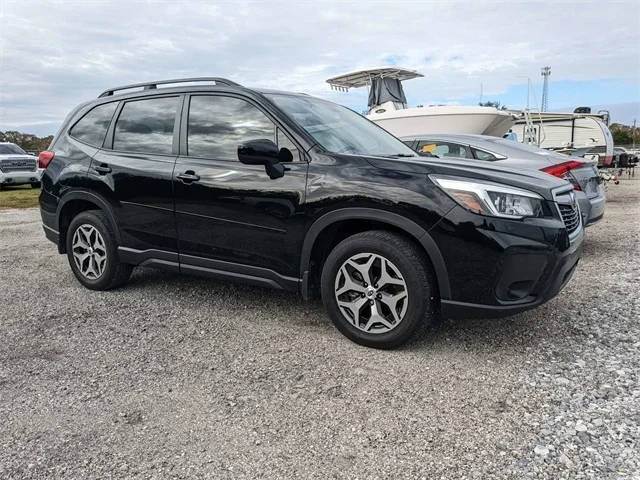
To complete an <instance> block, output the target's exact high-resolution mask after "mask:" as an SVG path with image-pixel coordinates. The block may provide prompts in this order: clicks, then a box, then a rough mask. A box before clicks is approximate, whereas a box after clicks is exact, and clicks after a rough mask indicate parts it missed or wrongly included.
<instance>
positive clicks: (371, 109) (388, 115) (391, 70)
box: [327, 67, 515, 137]
mask: <svg viewBox="0 0 640 480" xmlns="http://www.w3.org/2000/svg"><path fill="white" fill-rule="evenodd" d="M422 76H423V75H422V74H421V73H418V72H416V71H414V70H407V69H405V68H397V67H378V68H369V69H366V70H358V71H355V72H349V73H344V74H342V75H338V76H336V77H332V78H330V79H328V80H327V83H328V84H329V85H331V87H332V88H334V89H337V90H341V91H348V90H349V89H350V88H358V87H365V86H369V87H370V89H369V102H368V110H367V113H366V117H367V118H368V119H369V120H371V121H373V122H375V123H377V124H378V125H380V126H381V127H382V128H384V129H385V130H387V131H388V132H390V133H392V134H393V135H395V136H397V137H402V136H406V135H420V134H425V133H430V134H432V133H468V134H477V135H493V136H497V137H501V136H502V135H504V134H505V133H506V132H507V131H508V130H509V128H510V127H511V126H512V125H513V122H514V119H515V117H514V115H513V114H512V113H510V112H508V111H505V110H498V109H497V108H495V107H480V106H473V105H430V106H417V107H411V108H409V107H408V105H407V99H406V97H405V95H404V89H403V88H402V82H403V81H405V80H410V79H412V78H417V77H422Z"/></svg>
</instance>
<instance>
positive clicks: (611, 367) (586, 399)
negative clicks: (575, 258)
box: [0, 180, 640, 479]
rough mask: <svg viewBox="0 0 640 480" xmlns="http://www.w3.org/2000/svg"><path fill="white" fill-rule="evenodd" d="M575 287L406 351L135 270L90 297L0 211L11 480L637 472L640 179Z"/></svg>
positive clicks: (264, 303)
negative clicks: (371, 345)
mask: <svg viewBox="0 0 640 480" xmlns="http://www.w3.org/2000/svg"><path fill="white" fill-rule="evenodd" d="M609 188H610V190H615V192H612V193H613V195H612V197H613V198H612V200H614V201H612V202H611V203H610V204H609V205H608V206H607V214H606V217H605V219H604V220H603V221H602V222H601V223H600V224H598V225H596V226H594V227H591V228H590V229H588V231H587V239H586V243H585V251H584V255H583V258H582V260H581V262H580V265H579V267H578V271H577V272H576V274H575V275H574V278H573V279H572V280H571V282H570V283H569V285H568V286H567V287H566V288H565V290H564V291H563V292H562V293H561V294H560V296H559V297H557V298H555V299H554V300H552V301H551V302H549V303H548V304H546V305H544V306H542V307H540V308H538V309H536V310H534V311H530V312H526V313H523V314H520V315H517V316H514V317H511V318H507V319H499V320H465V321H458V322H453V321H443V322H440V323H439V324H437V325H434V326H432V327H429V328H427V329H425V330H424V331H423V332H421V334H420V335H419V337H418V338H417V339H416V340H415V341H413V342H412V343H411V344H410V345H408V346H407V347H405V348H403V349H400V350H397V351H391V352H387V351H376V350H371V349H367V348H364V347H360V346H357V345H355V344H353V343H351V342H349V341H348V340H347V339H346V338H344V337H343V336H342V335H340V334H339V333H338V332H337V331H336V330H335V329H334V328H333V327H332V325H331V323H330V322H329V320H328V318H327V317H326V316H325V314H324V312H323V309H322V306H321V304H320V303H305V302H303V301H302V300H301V299H299V298H296V297H295V296H293V297H292V296H290V295H289V294H285V293H282V292H277V291H271V290H264V289H260V288H254V287H247V286H236V285H232V284H227V283H223V282H216V281H213V280H207V279H200V278H194V277H187V276H179V275H174V274H170V273H167V272H160V271H154V270H149V269H137V270H136V271H135V272H134V275H133V276H132V279H131V281H130V283H129V284H128V285H127V286H125V287H124V288H121V289H118V290H115V291H112V292H92V291H89V290H85V289H83V288H82V287H81V286H80V285H79V284H78V283H77V282H76V281H75V280H74V278H73V276H72V274H71V271H70V269H69V267H68V265H67V263H66V257H64V256H60V255H58V254H57V252H56V250H55V247H54V246H53V245H52V244H51V243H50V242H48V241H47V240H46V239H45V238H44V234H43V233H42V228H41V226H40V221H39V213H38V211H37V210H36V209H29V210H8V211H4V212H1V213H0V271H1V272H2V275H1V278H0V336H1V338H2V339H3V341H2V342H1V343H0V419H2V421H1V422H0V478H12V479H19V478H61V479H62V478H64V479H69V478H101V479H104V478H141V479H142V478H145V479H146V478H162V479H165V478H222V479H224V478H287V479H289V478H361V479H369V478H425V479H435V478H455V479H473V478H482V479H484V478H554V479H556V478H567V479H569V478H571V479H574V478H589V479H591V478H593V479H638V478H640V444H639V442H640V386H639V382H638V379H639V375H640V325H639V319H640V301H639V298H640V181H638V180H622V181H621V184H620V185H617V186H610V187H609Z"/></svg>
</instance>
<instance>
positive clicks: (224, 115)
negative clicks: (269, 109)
mask: <svg viewBox="0 0 640 480" xmlns="http://www.w3.org/2000/svg"><path fill="white" fill-rule="evenodd" d="M262 139H267V140H271V141H272V142H277V139H276V127H275V125H274V124H273V122H272V121H271V120H269V118H268V117H267V116H266V115H265V114H264V113H262V112H261V111H260V110H259V109H258V108H257V107H255V106H254V105H252V104H250V103H249V102H247V101H245V100H242V99H240V98H235V97H223V96H219V95H197V96H193V97H191V102H190V105H189V122H188V130H187V152H188V155H189V156H191V157H202V158H212V159H216V160H235V161H237V160H238V145H240V144H242V143H244V142H246V141H248V140H262ZM292 153H293V152H292Z"/></svg>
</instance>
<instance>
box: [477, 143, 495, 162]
mask: <svg viewBox="0 0 640 480" xmlns="http://www.w3.org/2000/svg"><path fill="white" fill-rule="evenodd" d="M471 152H472V153H473V156H474V157H476V158H477V159H478V160H487V161H489V162H493V161H494V160H497V159H498V157H496V156H495V155H494V154H493V153H489V152H485V151H484V150H478V149H477V148H473V147H471Z"/></svg>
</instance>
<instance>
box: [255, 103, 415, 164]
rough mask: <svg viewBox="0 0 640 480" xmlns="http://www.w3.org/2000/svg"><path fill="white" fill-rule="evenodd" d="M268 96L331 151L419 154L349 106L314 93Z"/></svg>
mask: <svg viewBox="0 0 640 480" xmlns="http://www.w3.org/2000/svg"><path fill="white" fill-rule="evenodd" d="M266 96H267V97H268V98H269V99H270V100H271V101H272V102H273V103H275V104H276V105H277V106H278V107H280V109H282V110H283V111H284V113H286V114H287V115H288V116H289V117H291V118H292V119H293V120H294V121H295V122H296V123H297V124H298V125H300V126H301V127H302V128H304V129H305V130H306V131H307V132H308V133H309V134H310V135H311V136H312V137H313V138H314V139H315V141H316V142H318V143H319V144H320V145H321V146H322V147H324V148H325V149H326V150H328V151H329V152H333V153H350V154H355V155H377V156H401V157H404V156H407V157H415V156H416V153H415V152H414V151H413V150H411V149H410V148H409V147H407V146H406V145H405V144H404V143H402V142H401V141H400V140H398V139H397V138H396V137H394V136H393V135H391V134H390V133H387V132H386V131H385V130H383V129H382V128H380V127H378V126H377V125H374V124H373V123H371V122H370V121H369V120H367V119H366V118H364V117H363V116H361V115H358V114H357V113H356V112H354V111H353V110H349V109H348V108H346V107H343V106H341V105H337V104H335V103H332V102H327V101H325V100H320V99H318V98H312V97H301V96H294V95H282V94H267V95H266Z"/></svg>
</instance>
